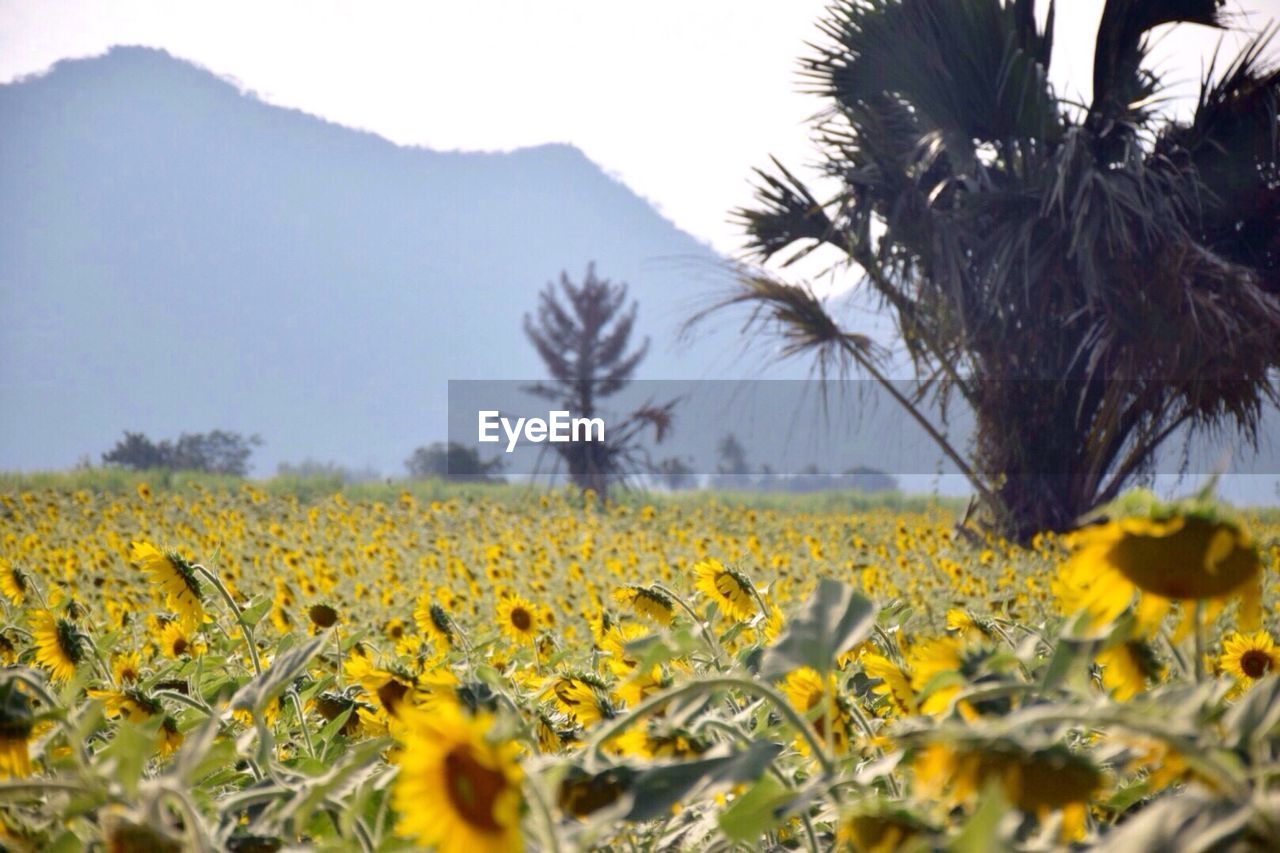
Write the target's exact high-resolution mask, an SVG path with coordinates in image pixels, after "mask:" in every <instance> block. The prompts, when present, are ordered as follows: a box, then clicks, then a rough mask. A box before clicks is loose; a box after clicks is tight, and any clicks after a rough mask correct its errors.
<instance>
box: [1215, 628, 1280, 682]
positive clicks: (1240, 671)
mask: <svg viewBox="0 0 1280 853" xmlns="http://www.w3.org/2000/svg"><path fill="white" fill-rule="evenodd" d="M1218 666H1219V667H1220V668H1221V669H1222V671H1223V672H1226V673H1229V674H1230V675H1231V676H1232V677H1234V678H1235V680H1236V681H1237V683H1239V685H1240V686H1242V687H1250V686H1252V685H1253V683H1254V682H1255V681H1257V680H1258V679H1259V678H1262V677H1263V676H1266V675H1269V674H1271V673H1273V672H1276V671H1277V670H1280V649H1277V648H1276V643H1275V640H1273V639H1272V638H1271V635H1270V634H1268V633H1267V632H1266V631H1258V632H1256V633H1254V634H1241V633H1239V632H1236V633H1234V634H1232V635H1231V636H1229V637H1227V638H1226V639H1225V640H1223V641H1222V657H1220V658H1218Z"/></svg>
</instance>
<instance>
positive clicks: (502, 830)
mask: <svg viewBox="0 0 1280 853" xmlns="http://www.w3.org/2000/svg"><path fill="white" fill-rule="evenodd" d="M490 730H491V723H490V720H489V718H488V717H486V716H480V717H476V718H474V719H471V718H468V717H467V716H465V715H464V714H463V712H462V711H461V709H459V708H458V707H457V706H456V705H454V704H452V703H450V704H442V705H441V706H439V707H438V708H436V709H435V711H434V712H433V713H431V714H429V715H428V714H422V713H414V714H411V715H409V717H408V719H407V720H406V725H405V729H404V733H403V736H402V748H401V750H400V751H399V753H398V755H397V757H396V762H397V764H398V765H399V773H398V774H397V776H396V779H395V783H394V787H393V789H392V794H391V797H392V800H391V801H392V805H393V806H394V808H395V810H396V811H397V812H399V815H400V817H399V819H398V820H397V822H396V832H397V833H398V834H399V835H401V836H402V837H405V838H409V839H412V840H413V841H414V842H415V843H416V844H419V845H422V846H423V847H431V848H434V849H436V850H438V851H439V853H498V851H518V850H520V849H521V846H522V843H521V836H520V804H521V797H520V783H521V771H520V766H519V764H517V763H516V755H517V753H518V751H519V746H518V745H517V744H515V743H503V744H494V743H491V742H490V741H489V739H488V734H489V732H490Z"/></svg>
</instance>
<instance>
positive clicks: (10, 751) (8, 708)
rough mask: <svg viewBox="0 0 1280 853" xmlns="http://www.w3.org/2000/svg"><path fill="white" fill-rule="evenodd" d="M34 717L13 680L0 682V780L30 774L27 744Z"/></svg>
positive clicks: (28, 702) (28, 703)
mask: <svg viewBox="0 0 1280 853" xmlns="http://www.w3.org/2000/svg"><path fill="white" fill-rule="evenodd" d="M34 722H35V716H34V714H33V713H32V712H31V700H30V699H28V698H27V695H26V694H25V693H23V692H22V691H21V690H20V689H19V688H18V685H17V683H16V682H13V681H9V682H7V683H5V684H4V685H0V779H8V778H11V777H14V776H30V775H31V754H30V750H29V749H28V744H29V742H30V740H31V731H32V729H33V728H34Z"/></svg>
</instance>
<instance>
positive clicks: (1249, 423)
mask: <svg viewBox="0 0 1280 853" xmlns="http://www.w3.org/2000/svg"><path fill="white" fill-rule="evenodd" d="M1033 6H1034V3H1033V0H841V2H837V3H836V4H835V5H834V6H832V7H831V8H830V9H829V10H828V13H827V16H826V18H825V20H823V21H822V23H821V29H822V32H823V34H824V36H825V41H824V44H822V45H821V46H818V47H816V48H815V51H816V53H814V54H813V55H812V56H811V57H809V58H808V59H806V60H804V61H803V65H802V68H803V74H804V76H805V79H806V80H807V81H808V82H809V83H810V84H812V91H813V92H814V93H815V94H818V95H820V96H822V97H823V98H824V99H825V101H826V109H825V111H824V112H823V113H821V114H820V115H819V116H818V117H817V118H816V119H815V120H814V123H815V131H816V141H817V144H818V146H819V150H820V153H821V158H822V165H823V171H824V172H825V174H826V175H827V176H828V177H829V178H831V179H834V182H835V183H836V184H838V186H839V190H838V191H837V192H836V193H835V194H834V195H833V197H830V198H827V199H825V200H822V201H819V200H818V199H817V198H816V197H815V195H814V193H813V192H811V190H810V189H808V188H807V187H806V186H805V185H804V184H803V183H802V182H801V181H800V180H798V179H797V178H796V177H795V175H793V174H792V173H791V172H790V171H788V170H787V169H786V168H785V167H784V166H782V164H780V163H778V162H777V161H774V166H773V168H771V169H769V170H767V171H760V172H759V175H760V179H761V182H760V184H759V187H758V203H757V205H756V206H755V207H754V208H752V209H747V210H740V211H737V214H738V216H739V217H740V219H741V221H742V222H743V224H744V226H745V228H746V231H747V233H748V235H749V243H748V247H749V251H750V252H751V255H752V258H753V259H758V260H760V261H762V262H763V261H767V260H769V259H773V258H775V257H776V256H779V253H782V252H784V251H785V250H790V251H789V252H788V253H787V254H786V255H785V256H783V257H777V260H779V261H780V262H781V264H782V266H786V265H787V264H789V263H791V262H793V261H794V260H796V259H797V258H799V257H801V256H804V255H806V254H808V253H809V252H811V251H813V250H814V249H815V248H817V247H819V246H833V247H835V248H836V249H837V250H839V252H840V253H841V258H842V260H841V263H842V264H843V263H847V264H848V265H849V266H850V267H852V268H854V269H856V270H857V271H858V272H859V273H860V275H861V276H862V278H861V281H862V282H863V283H864V285H865V286H867V287H870V288H871V289H872V291H873V292H874V294H875V295H876V296H877V297H878V298H879V300H880V301H881V303H882V305H883V306H884V307H885V308H887V310H888V311H890V312H891V314H892V316H893V318H894V320H895V323H896V328H897V333H898V335H899V337H900V339H901V344H902V348H903V350H904V351H905V353H906V354H907V355H908V356H909V358H910V362H911V365H912V368H913V375H914V379H913V381H912V382H911V383H910V385H909V387H908V388H906V389H905V390H900V389H899V387H898V386H896V385H895V384H894V383H890V382H889V381H888V379H887V378H886V372H887V368H886V363H887V359H886V352H885V350H884V349H883V348H881V347H878V346H877V345H876V344H874V343H873V342H872V341H870V340H869V339H867V338H865V337H863V336H859V335H854V334H850V333H847V332H845V331H844V330H843V329H842V328H841V326H840V324H839V323H838V322H837V320H836V319H835V318H834V317H833V316H832V315H831V313H830V312H829V311H828V307H827V304H826V303H825V302H823V301H821V300H818V299H816V298H815V297H814V295H813V293H812V291H811V290H809V289H808V288H807V286H804V285H797V284H791V283H787V282H785V281H782V280H781V279H780V278H779V277H778V275H776V274H774V273H769V272H765V271H764V270H763V269H747V268H744V274H743V275H741V276H740V281H739V286H738V287H737V288H736V289H735V290H734V291H733V292H731V293H730V294H729V295H728V296H727V297H726V298H725V299H724V300H723V301H721V302H719V303H718V304H717V305H716V306H714V307H715V308H720V307H724V306H725V305H729V304H744V303H745V304H748V305H751V306H753V307H754V308H755V309H756V310H755V313H754V315H753V316H754V318H755V321H756V327H757V330H763V329H773V330H780V331H781V332H782V333H783V334H784V335H785V336H786V337H787V339H788V342H789V347H788V348H787V350H786V351H790V352H794V351H798V350H804V351H810V352H814V353H816V354H817V355H818V356H819V358H820V359H821V363H822V364H824V365H829V364H832V363H833V359H834V360H836V361H839V362H841V363H843V364H846V365H848V364H852V365H856V366H858V367H860V368H862V369H863V370H866V371H869V372H870V374H871V375H872V376H873V377H875V378H877V379H880V380H882V381H883V382H884V383H885V385H886V387H887V388H888V389H889V390H890V393H892V394H894V395H895V396H896V397H897V398H898V399H899V401H900V402H902V403H903V404H904V405H906V406H907V407H908V410H909V411H910V412H911V413H912V415H913V416H914V417H916V418H917V420H919V421H921V423H922V425H923V426H925V427H926V429H929V430H930V431H931V434H932V435H933V436H934V437H935V439H937V440H938V441H939V442H940V444H941V445H942V446H943V449H944V450H945V451H946V452H947V454H948V455H949V456H951V457H952V459H953V461H955V462H956V463H957V464H958V465H960V466H961V470H962V471H964V472H965V473H966V474H967V475H968V476H969V477H970V480H971V481H972V482H973V484H974V487H975V489H976V490H977V491H978V493H979V494H980V495H981V496H982V497H983V499H984V501H985V503H986V504H987V506H988V507H989V509H990V510H991V515H992V520H993V522H994V523H995V525H996V526H997V528H998V529H1000V530H1001V531H1002V532H1004V533H1007V534H1011V535H1013V536H1015V537H1017V538H1023V539H1025V538H1026V537H1028V536H1029V535H1031V534H1032V533H1033V532H1034V531H1037V530H1042V529H1062V528H1064V527H1069V526H1071V525H1072V524H1073V523H1074V522H1075V521H1076V520H1077V518H1078V517H1079V516H1080V515H1081V514H1082V513H1084V512H1086V511H1088V510H1090V509H1091V508H1093V507H1095V506H1097V505H1098V504H1100V503H1102V502H1104V501H1106V500H1108V499H1110V498H1112V497H1113V496H1115V495H1116V494H1117V493H1118V491H1119V490H1120V489H1121V487H1122V486H1123V485H1124V484H1125V483H1126V482H1128V481H1130V480H1132V478H1133V477H1134V476H1135V475H1138V474H1140V473H1142V472H1143V471H1144V470H1146V469H1147V468H1148V466H1150V464H1151V461H1152V458H1153V454H1154V452H1155V450H1156V449H1157V448H1158V447H1159V446H1160V445H1161V444H1162V443H1163V442H1164V441H1165V440H1166V439H1168V438H1169V436H1170V435H1171V434H1174V433H1177V432H1178V431H1179V430H1181V429H1187V430H1204V429H1211V428H1221V427H1228V428H1235V429H1239V430H1241V431H1243V433H1244V435H1245V436H1246V437H1247V438H1249V439H1250V440H1253V441H1256V437H1257V429H1258V425H1259V421H1260V418H1261V416H1262V413H1263V410H1264V408H1265V407H1266V406H1267V405H1268V404H1269V403H1275V402H1277V399H1278V395H1277V387H1276V383H1275V379H1274V371H1275V369H1276V367H1277V365H1278V364H1280V166H1278V164H1277V161H1278V159H1280V157H1278V156H1277V150H1278V149H1277V137H1278V135H1280V134H1278V125H1277V105H1278V104H1280V71H1278V70H1277V69H1276V68H1275V67H1274V66H1272V65H1268V63H1267V62H1266V60H1265V57H1264V49H1265V47H1266V44H1267V42H1268V38H1269V35H1270V33H1269V32H1263V33H1261V34H1259V35H1258V36H1257V37H1256V38H1255V39H1254V40H1253V41H1252V42H1251V44H1250V46H1249V47H1248V48H1247V49H1246V50H1245V51H1244V52H1243V53H1242V54H1241V55H1240V56H1239V57H1237V58H1236V59H1235V60H1234V61H1232V62H1230V63H1228V64H1227V65H1226V67H1225V68H1220V69H1214V68H1211V69H1210V72H1209V73H1208V74H1207V75H1206V77H1205V79H1204V80H1203V81H1202V84H1201V89H1200V94H1199V102H1198V104H1197V105H1196V109H1195V112H1194V115H1193V116H1192V117H1191V118H1190V119H1189V120H1186V121H1176V120H1173V119H1172V118H1170V117H1168V116H1167V115H1165V114H1162V113H1161V112H1159V111H1158V110H1157V109H1156V105H1157V104H1158V103H1159V101H1160V98H1161V94H1162V91H1163V89H1164V81H1163V80H1162V79H1161V77H1160V76H1159V75H1157V74H1156V73H1154V72H1152V71H1151V70H1150V69H1148V68H1147V67H1145V65H1144V58H1145V56H1146V51H1147V46H1148V35H1149V33H1150V31H1151V30H1152V29H1153V28H1154V27H1156V26H1159V25H1161V24H1170V23H1177V24H1197V25H1202V26H1208V27H1220V26H1222V25H1223V21H1222V19H1221V18H1220V11H1219V6H1220V2H1215V0H1108V2H1107V3H1106V6H1105V9H1104V12H1103V15H1102V19H1101V23H1100V25H1099V28H1098V35H1097V50H1096V55H1095V62H1094V69H1093V98H1092V102H1091V103H1089V104H1087V105H1085V104H1075V103H1072V102H1070V101H1068V100H1066V99H1064V98H1062V97H1060V96H1059V95H1058V94H1057V93H1055V91H1054V89H1053V87H1051V86H1050V84H1049V82H1048V79H1047V75H1046V69H1047V68H1048V65H1049V59H1050V54H1051V50H1052V22H1053V7H1052V5H1051V6H1050V9H1049V20H1048V23H1047V25H1046V27H1045V28H1044V29H1043V30H1041V29H1040V28H1039V27H1038V26H1037V23H1036V20H1035V17H1034V14H1033ZM701 316H705V313H704V314H703V315H700V317H701ZM695 319H697V318H695ZM956 395H958V396H959V397H961V398H963V400H964V402H965V403H966V404H967V405H968V406H969V407H971V409H972V410H973V412H974V415H975V417H976V421H977V425H978V433H977V438H976V440H975V443H974V446H973V447H972V448H969V449H968V450H967V452H963V453H962V452H960V451H959V450H958V449H957V448H954V447H952V446H951V445H950V444H948V443H947V441H946V439H945V438H944V437H943V434H942V431H941V430H940V429H938V428H937V426H936V425H934V424H932V423H930V421H929V417H928V416H926V415H925V414H924V412H925V410H926V407H925V406H924V405H923V401H925V400H926V399H935V398H936V399H938V400H940V401H942V402H945V401H946V400H948V399H950V398H952V397H954V396H956Z"/></svg>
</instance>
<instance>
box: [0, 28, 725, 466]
mask: <svg viewBox="0 0 1280 853" xmlns="http://www.w3.org/2000/svg"><path fill="white" fill-rule="evenodd" d="M0 126H2V127H3V128H4V134H3V135H2V136H0V469H34V468H54V467H66V466H69V465H71V464H73V463H75V462H76V461H77V459H78V458H80V457H82V456H84V455H88V456H89V457H90V458H91V459H93V460H94V461H95V462H96V461H97V459H98V456H99V454H100V453H101V452H102V451H104V450H107V449H108V448H109V447H110V446H111V445H112V444H113V443H114V442H115V440H116V439H117V438H119V437H120V435H121V433H122V431H123V430H126V429H129V430H141V431H144V432H146V433H147V434H149V435H151V436H153V437H157V438H159V437H172V436H176V435H177V434H178V433H179V432H181V431H204V430H207V429H211V428H214V427H220V428H226V429H232V430H238V431H242V432H245V433H260V434H261V435H262V436H263V437H264V439H265V440H266V445H265V447H263V448H262V449H261V450H259V451H258V452H257V454H256V456H255V461H256V465H255V472H257V473H270V472H271V471H273V470H274V468H275V465H276V463H277V462H279V461H297V460H301V459H304V458H314V459H319V460H337V461H339V462H342V463H344V464H349V465H354V466H364V465H372V466H373V467H375V468H377V469H380V470H381V471H382V472H383V473H384V474H399V473H402V467H401V464H402V462H403V460H404V459H405V458H406V457H407V456H408V455H409V453H410V451H411V450H412V449H413V448H414V447H415V446H416V445H418V444H422V443H425V442H427V441H430V440H434V439H439V438H442V437H443V431H444V429H445V418H444V413H445V406H446V394H447V380H448V379H455V378H506V379H532V378H537V377H538V376H540V375H541V374H542V370H541V369H540V365H539V364H538V363H537V362H536V360H535V358H534V355H533V352H532V349H531V348H530V346H529V345H528V343H527V342H526V340H525V338H524V336H523V334H522V332H521V326H520V323H521V318H522V316H523V315H524V313H525V312H526V311H529V310H531V309H532V307H533V305H534V300H535V296H536V293H537V291H538V290H539V289H540V288H541V287H542V286H543V285H544V284H545V283H546V282H547V281H549V280H551V279H554V278H556V277H558V275H559V273H560V271H561V270H567V271H568V272H569V274H570V276H571V277H573V278H574V279H575V280H578V279H580V277H581V275H582V273H583V270H584V269H585V267H586V264H587V262H588V261H590V260H595V261H596V262H597V269H598V271H599V273H600V274H601V275H603V276H606V277H609V278H612V279H615V280H617V279H621V280H625V281H627V282H629V283H630V285H631V293H632V295H633V296H634V297H636V298H637V299H638V300H639V302H640V321H639V323H638V331H639V333H640V334H643V335H648V336H651V337H652V339H653V346H652V352H651V355H650V357H649V358H648V360H647V361H646V362H645V364H644V365H643V366H642V369H641V374H642V375H645V376H657V377H665V376H681V377H701V376H705V375H713V374H715V372H716V370H717V369H720V368H723V367H725V363H724V359H723V357H721V356H720V355H719V351H718V350H717V349H716V348H714V347H713V346H711V345H710V344H709V343H706V342H704V343H703V344H702V345H701V346H694V347H693V348H692V349H687V350H681V349H678V348H677V347H675V345H674V344H675V331H676V329H677V327H678V325H679V323H680V322H681V321H682V320H683V319H684V317H685V316H686V315H687V314H688V313H689V312H690V310H691V306H693V305H696V304H698V301H699V294H700V293H704V292H705V291H706V290H707V288H708V286H709V285H708V279H709V277H710V278H712V279H713V278H714V277H715V275H716V274H717V273H716V272H715V270H716V264H717V263H718V260H719V259H718V258H717V257H716V255H715V254H714V253H713V252H712V251H711V250H710V249H709V248H708V247H707V246H706V245H704V244H702V243H700V242H699V241H697V240H696V239H694V238H693V237H691V236H690V235H688V234H686V233H683V232H681V231H680V230H678V229H677V228H676V227H675V226H674V225H673V224H672V223H670V222H669V221H667V220H666V219H664V218H663V217H662V216H661V215H660V214H659V213H658V212H657V211H656V210H655V209H654V208H653V207H652V206H651V205H650V204H649V203H648V202H646V201H645V200H644V199H642V198H641V197H639V196H637V195H636V194H635V193H634V192H632V191H631V190H629V189H628V188H627V187H626V186H624V185H623V184H621V183H620V182H618V181H616V180H614V179H612V178H611V177H609V176H608V175H607V174H605V173H604V172H603V171H602V170H601V169H600V167H599V166H597V165H596V164H594V163H592V162H591V161H590V160H588V159H587V158H586V157H585V156H584V155H583V154H582V153H581V152H580V151H579V150H577V149H576V148H574V147H571V146H568V145H545V146H540V147H536V148H529V149H524V150H518V151H514V152H511V153H469V152H440V151H432V150H427V149H423V148H409V147H399V146H396V145H394V144H392V143H390V142H388V141H386V140H384V139H382V138H380V137H378V136H375V135H373V134H370V133H365V132H361V131H356V130H352V129H349V128H345V127H340V126H338V125H334V124H331V123H327V122H325V121H323V120H321V119H318V118H315V117H313V116H310V115H307V114H304V113H302V112H298V111H296V110H290V109H282V108H279V107H275V106H271V105H268V104H266V103H263V102H262V101H259V100H257V99H255V98H254V97H252V96H250V95H247V94H244V93H243V92H242V91H241V90H240V89H239V88H238V87H237V86H235V85H233V84H232V83H231V82H228V81H226V80H223V79H220V78H218V77H217V76H215V75H213V74H211V73H209V72H208V71H205V70H202V69H200V68H198V67H196V66H194V65H191V64H189V63H187V62H184V61H181V60H178V59H175V58H174V57H172V56H170V55H168V54H167V53H164V52H161V51H156V50H151V49H143V48H115V49H113V50H111V51H110V52H109V53H108V54H106V55H104V56H100V57H96V58H91V59H83V60H71V61H64V62H60V63H58V64H57V65H56V66H54V67H53V69H51V70H50V71H49V72H48V73H46V74H43V75H41V76H38V77H33V78H26V79H23V80H19V81H17V82H15V83H13V84H10V85H6V86H2V87H0ZM717 366H718V367H717ZM721 373H723V371H721Z"/></svg>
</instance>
